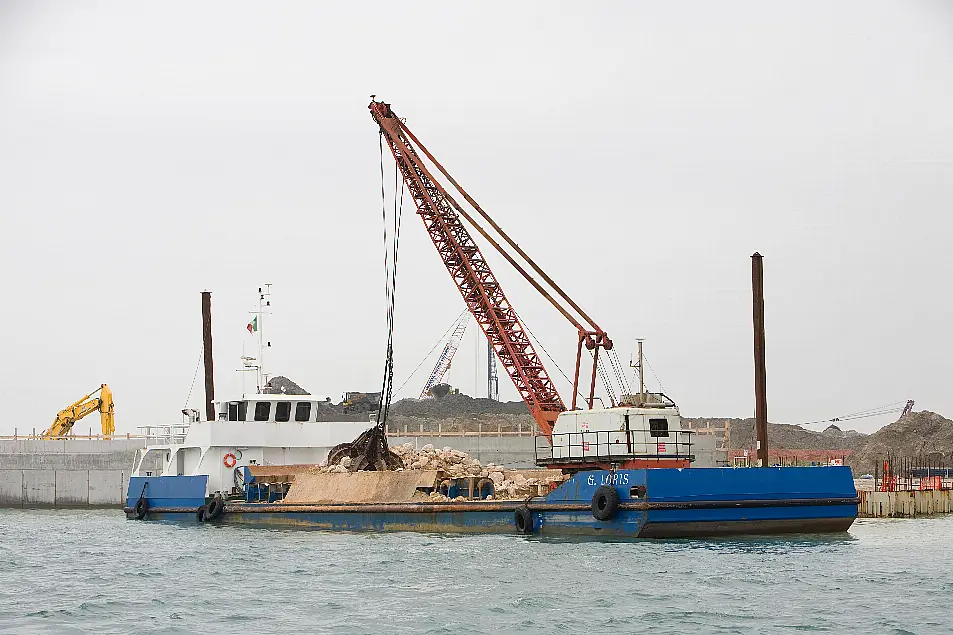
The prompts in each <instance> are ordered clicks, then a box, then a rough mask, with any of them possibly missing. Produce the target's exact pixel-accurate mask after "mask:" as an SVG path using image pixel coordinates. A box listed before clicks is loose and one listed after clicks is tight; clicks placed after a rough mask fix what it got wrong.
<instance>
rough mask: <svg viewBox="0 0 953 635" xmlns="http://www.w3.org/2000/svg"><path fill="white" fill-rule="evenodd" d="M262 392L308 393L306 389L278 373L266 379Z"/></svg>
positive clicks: (271, 393)
mask: <svg viewBox="0 0 953 635" xmlns="http://www.w3.org/2000/svg"><path fill="white" fill-rule="evenodd" d="M262 392H263V393H264V394H266V395H308V394H310V393H309V392H308V391H307V390H305V389H304V388H302V387H301V386H299V385H298V384H296V383H294V382H293V381H291V380H290V379H288V378H287V377H284V376H282V375H278V376H277V377H272V378H271V379H269V380H268V383H267V384H265V388H264V389H263V390H262Z"/></svg>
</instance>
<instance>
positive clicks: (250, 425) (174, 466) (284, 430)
mask: <svg viewBox="0 0 953 635" xmlns="http://www.w3.org/2000/svg"><path fill="white" fill-rule="evenodd" d="M258 292H259V298H260V299H259V304H258V309H257V310H253V311H250V314H251V315H253V316H254V318H253V320H252V321H251V322H249V324H248V331H249V334H255V333H257V335H258V347H259V352H258V357H257V359H256V358H255V357H247V356H245V355H242V368H241V369H239V370H240V371H241V372H253V373H255V375H256V380H257V381H256V385H257V387H258V392H256V393H251V394H248V393H245V392H244V389H243V390H242V395H241V396H240V397H239V398H237V399H232V400H227V401H216V402H215V416H216V419H215V421H201V420H200V414H199V412H198V411H197V410H183V411H182V414H183V418H184V421H183V423H176V424H168V425H158V426H140V430H142V432H143V436H144V437H145V438H146V440H147V445H146V447H145V448H143V449H141V450H139V451H138V452H137V453H136V457H135V462H134V465H133V470H132V476H170V477H171V476H207V477H208V479H207V483H208V485H207V491H206V495H207V496H210V495H212V494H215V493H216V492H221V493H222V494H229V493H231V492H232V490H233V488H235V487H237V486H238V485H239V479H240V475H241V474H242V473H243V472H244V470H243V469H241V468H244V467H245V466H248V465H294V464H299V465H300V464H318V463H322V462H323V461H325V460H326V459H327V458H328V452H329V451H330V450H331V448H333V447H334V446H336V445H338V444H340V443H346V442H349V441H353V440H354V439H356V438H357V437H358V436H359V435H360V434H361V433H362V432H364V431H365V430H367V429H368V428H370V427H371V426H372V425H374V423H375V419H376V412H374V413H370V414H369V418H368V419H365V420H364V421H327V420H326V419H328V416H327V414H322V413H328V412H329V407H330V399H325V400H320V399H319V398H318V397H317V396H315V395H308V394H294V395H292V394H271V393H270V392H269V390H272V389H273V387H272V385H271V384H269V383H268V375H267V374H266V373H265V371H264V361H263V360H264V354H265V350H266V349H268V348H270V346H271V343H270V342H268V341H267V340H266V339H265V337H264V334H263V332H264V316H265V315H266V314H267V313H268V312H269V309H270V307H271V301H270V296H271V285H265V287H264V288H263V289H259V290H258ZM242 377H243V380H244V375H243V376H242ZM295 387H296V388H297V386H295Z"/></svg>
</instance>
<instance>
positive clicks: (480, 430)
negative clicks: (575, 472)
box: [386, 423, 539, 437]
mask: <svg viewBox="0 0 953 635" xmlns="http://www.w3.org/2000/svg"><path fill="white" fill-rule="evenodd" d="M386 432H387V436H389V437H535V436H537V435H538V433H539V430H538V428H537V427H536V426H535V425H534V424H530V425H527V426H524V425H523V424H522V423H519V424H517V426H516V429H515V430H514V429H504V427H503V426H501V425H500V426H484V425H483V424H482V423H479V424H477V429H476V430H444V429H443V424H441V423H438V424H437V429H436V430H424V427H423V424H420V428H419V430H418V429H416V428H413V427H411V426H407V425H405V426H404V427H403V428H397V429H393V428H391V427H390V426H388V427H387V430H386Z"/></svg>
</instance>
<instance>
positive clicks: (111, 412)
mask: <svg viewBox="0 0 953 635" xmlns="http://www.w3.org/2000/svg"><path fill="white" fill-rule="evenodd" d="M96 393H99V396H98V397H94V396H93V395H95V394H96ZM97 410H98V411H99V418H100V420H101V422H102V425H103V436H104V437H110V436H112V435H113V434H114V433H115V432H116V414H115V410H116V404H114V403H113V393H112V391H111V390H110V389H109V386H107V385H106V384H102V385H101V386H100V387H99V388H97V389H96V390H94V391H93V392H91V393H89V394H88V395H86V396H85V397H83V398H82V399H79V400H77V401H75V402H73V403H72V404H71V405H69V406H67V407H66V408H63V409H62V410H60V411H59V412H58V413H57V415H56V419H55V420H54V421H53V425H51V426H50V427H49V428H47V430H46V431H45V432H44V433H43V438H44V439H56V438H60V437H65V436H67V435H68V434H69V433H70V430H72V429H73V425H74V424H75V423H76V422H77V421H79V420H80V419H82V418H83V417H85V416H86V415H89V414H92V413H94V412H96V411H97Z"/></svg>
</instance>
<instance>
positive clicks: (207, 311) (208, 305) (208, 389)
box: [202, 291, 215, 421]
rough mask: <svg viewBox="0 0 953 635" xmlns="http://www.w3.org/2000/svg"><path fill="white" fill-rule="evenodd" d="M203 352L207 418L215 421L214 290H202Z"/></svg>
mask: <svg viewBox="0 0 953 635" xmlns="http://www.w3.org/2000/svg"><path fill="white" fill-rule="evenodd" d="M202 352H203V356H204V358H205V419H206V420H207V421H215V403H214V402H215V378H214V374H213V372H212V292H211V291H203V292H202Z"/></svg>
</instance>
